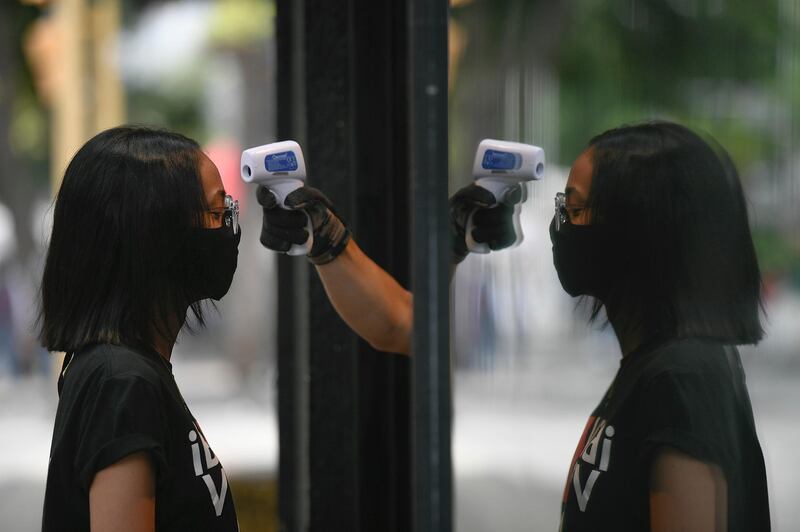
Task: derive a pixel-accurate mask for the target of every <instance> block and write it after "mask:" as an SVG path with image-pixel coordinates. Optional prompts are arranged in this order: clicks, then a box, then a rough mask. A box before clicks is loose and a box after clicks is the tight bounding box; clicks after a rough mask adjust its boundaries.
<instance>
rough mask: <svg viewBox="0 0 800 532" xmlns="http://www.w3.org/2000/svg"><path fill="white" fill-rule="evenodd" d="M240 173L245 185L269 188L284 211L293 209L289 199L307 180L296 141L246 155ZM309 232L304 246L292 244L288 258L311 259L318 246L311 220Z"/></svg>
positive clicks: (243, 154) (245, 153)
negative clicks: (260, 185)
mask: <svg viewBox="0 0 800 532" xmlns="http://www.w3.org/2000/svg"><path fill="white" fill-rule="evenodd" d="M239 169H240V171H241V175H242V180H243V181H244V182H245V183H258V184H262V185H264V186H265V187H267V188H268V189H269V190H270V192H272V194H273V195H274V196H275V200H276V201H277V202H278V205H280V206H281V208H282V209H289V208H288V207H287V206H286V203H285V201H286V196H288V195H289V194H290V193H291V192H293V191H295V190H297V189H298V188H300V187H302V186H304V184H305V180H306V162H305V159H304V158H303V151H302V150H301V149H300V145H299V144H298V143H297V142H295V141H293V140H285V141H282V142H273V143H272V144H265V145H263V146H256V147H255V148H250V149H247V150H245V151H243V152H242V161H241V165H240V166H239ZM306 230H307V231H308V240H306V242H305V243H303V244H292V247H291V248H290V249H289V251H287V254H289V255H308V253H309V252H310V251H311V246H312V245H313V244H314V231H313V227H312V226H311V220H310V219H309V220H308V223H307V224H306Z"/></svg>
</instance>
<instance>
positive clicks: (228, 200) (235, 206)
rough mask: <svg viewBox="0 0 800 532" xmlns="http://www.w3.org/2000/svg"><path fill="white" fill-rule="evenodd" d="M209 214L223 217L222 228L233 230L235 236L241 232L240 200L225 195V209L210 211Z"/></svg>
mask: <svg viewBox="0 0 800 532" xmlns="http://www.w3.org/2000/svg"><path fill="white" fill-rule="evenodd" d="M208 212H211V213H213V214H217V215H220V214H221V215H222V227H228V228H230V229H232V230H233V234H234V235H235V234H236V233H237V232H238V231H239V200H235V199H233V196H230V195H228V194H226V195H225V207H223V208H222V209H209V211H208Z"/></svg>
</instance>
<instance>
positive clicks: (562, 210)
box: [555, 192, 586, 231]
mask: <svg viewBox="0 0 800 532" xmlns="http://www.w3.org/2000/svg"><path fill="white" fill-rule="evenodd" d="M555 204H556V217H555V220H556V224H555V225H556V231H558V230H559V229H561V226H562V225H564V224H568V223H571V222H570V221H569V212H568V211H567V195H566V194H564V193H563V192H557V193H556V197H555ZM572 208H574V209H585V208H586V205H585V204H581V205H574V206H572Z"/></svg>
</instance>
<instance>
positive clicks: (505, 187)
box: [465, 139, 545, 253]
mask: <svg viewBox="0 0 800 532" xmlns="http://www.w3.org/2000/svg"><path fill="white" fill-rule="evenodd" d="M544 165H545V163H544V150H543V149H542V148H540V147H538V146H534V145H532V144H522V143H519V142H509V141H506V140H494V139H484V140H482V141H481V142H480V144H478V151H477V152H476V153H475V163H474V164H473V166H472V177H473V179H475V184H476V185H478V186H480V187H483V188H485V189H486V190H488V191H489V192H491V193H492V194H493V195H494V198H495V200H497V203H498V204H499V203H501V202H503V201H508V202H509V203H515V205H514V215H513V221H514V233H515V234H516V236H517V238H516V240H515V241H514V244H513V246H514V247H516V246H518V245H520V244H521V243H522V241H523V239H524V235H523V234H522V226H521V225H520V221H519V215H520V212H521V210H522V207H521V205H522V203H523V202H524V201H525V195H524V194H525V188H524V187H521V186H520V183H524V182H526V181H534V180H537V181H538V180H539V179H542V177H544ZM520 190H521V191H522V194H523V196H522V199H521V201H515V200H516V199H517V198H515V197H512V194H517V193H519V191H520ZM476 210H477V209H476ZM473 216H475V212H474V211H473V212H472V214H470V215H469V218H468V219H467V230H466V238H465V240H466V243H467V249H469V250H470V251H472V252H474V253H489V251H490V249H489V245H488V244H486V243H485V242H475V240H474V239H473V238H472V230H473V229H474V228H475V223H474V222H473V219H472V218H473Z"/></svg>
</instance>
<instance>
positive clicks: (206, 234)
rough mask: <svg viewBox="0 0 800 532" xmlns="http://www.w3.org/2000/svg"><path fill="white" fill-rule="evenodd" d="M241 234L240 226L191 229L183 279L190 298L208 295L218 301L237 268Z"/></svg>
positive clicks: (202, 297)
mask: <svg viewBox="0 0 800 532" xmlns="http://www.w3.org/2000/svg"><path fill="white" fill-rule="evenodd" d="M241 237H242V230H241V228H239V229H238V230H237V231H236V234H234V233H233V231H231V229H230V228H229V227H220V228H219V229H196V230H194V231H192V236H191V238H190V241H189V249H190V261H189V275H188V276H187V279H186V292H187V297H188V298H189V301H190V302H192V303H194V302H195V301H200V300H201V299H208V298H211V299H216V300H217V301H219V300H220V299H222V298H223V297H224V296H225V294H227V293H228V289H229V288H230V287H231V282H232V281H233V274H234V272H235V271H236V264H237V262H238V257H239V240H240V239H241Z"/></svg>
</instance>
